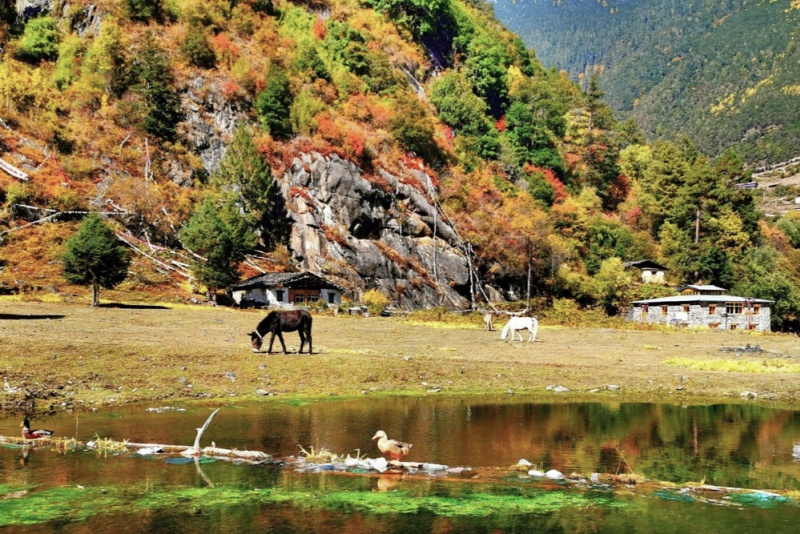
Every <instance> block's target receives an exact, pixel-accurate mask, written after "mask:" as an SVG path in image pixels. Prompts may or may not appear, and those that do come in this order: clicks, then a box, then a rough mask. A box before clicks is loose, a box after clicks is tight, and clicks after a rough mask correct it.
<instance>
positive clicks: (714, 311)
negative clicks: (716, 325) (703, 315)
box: [708, 304, 717, 315]
mask: <svg viewBox="0 0 800 534" xmlns="http://www.w3.org/2000/svg"><path fill="white" fill-rule="evenodd" d="M708 314H709V315H716V314H717V305H716V304H709V305H708Z"/></svg>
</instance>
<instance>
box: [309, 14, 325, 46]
mask: <svg viewBox="0 0 800 534" xmlns="http://www.w3.org/2000/svg"><path fill="white" fill-rule="evenodd" d="M312 31H313V32H314V37H316V39H317V41H321V40H323V39H324V38H325V34H326V33H327V28H326V27H325V19H323V18H322V16H321V15H317V20H315V21H314V27H313V28H312Z"/></svg>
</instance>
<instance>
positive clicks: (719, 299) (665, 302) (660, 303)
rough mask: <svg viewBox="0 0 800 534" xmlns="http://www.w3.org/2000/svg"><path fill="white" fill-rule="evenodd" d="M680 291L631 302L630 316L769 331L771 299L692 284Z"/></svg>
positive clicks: (644, 320) (658, 321) (677, 323)
mask: <svg viewBox="0 0 800 534" xmlns="http://www.w3.org/2000/svg"><path fill="white" fill-rule="evenodd" d="M678 293H679V294H678V295H676V296H673V297H661V298H655V299H647V300H637V301H634V302H631V309H630V310H629V311H628V320H630V321H637V322H641V323H651V324H667V325H672V326H688V327H707V328H711V329H719V330H739V329H741V330H757V331H759V332H769V331H770V318H771V310H770V306H771V305H772V304H774V301H772V300H764V299H754V298H747V297H738V296H734V295H728V294H727V291H726V290H725V289H724V288H721V287H717V286H712V285H689V286H685V287H683V288H681V289H679V290H678Z"/></svg>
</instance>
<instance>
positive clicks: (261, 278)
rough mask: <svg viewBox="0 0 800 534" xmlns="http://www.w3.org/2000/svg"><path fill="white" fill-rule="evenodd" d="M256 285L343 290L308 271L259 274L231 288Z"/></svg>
mask: <svg viewBox="0 0 800 534" xmlns="http://www.w3.org/2000/svg"><path fill="white" fill-rule="evenodd" d="M256 287H290V288H319V289H337V290H339V291H344V288H343V287H342V286H340V285H339V284H336V283H334V282H331V281H330V280H328V279H327V278H323V277H322V276H319V275H317V274H314V273H311V272H308V271H303V272H299V273H264V274H259V275H258V276H254V277H252V278H248V279H247V280H242V281H241V282H238V283H236V284H233V285H232V286H231V289H232V290H237V289H252V288H256Z"/></svg>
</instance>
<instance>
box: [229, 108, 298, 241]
mask: <svg viewBox="0 0 800 534" xmlns="http://www.w3.org/2000/svg"><path fill="white" fill-rule="evenodd" d="M214 181H215V183H216V185H217V186H218V187H219V188H220V189H221V190H222V191H223V192H224V194H225V196H227V197H228V200H229V201H230V202H231V203H232V204H233V205H234V206H235V207H236V209H237V210H238V211H240V212H241V213H243V214H244V215H243V216H244V217H245V219H246V221H247V224H248V225H249V227H250V228H251V229H252V230H253V231H255V232H256V233H258V234H259V235H260V237H261V241H262V243H263V245H264V246H265V247H267V248H271V247H272V246H274V245H276V244H277V243H279V242H281V241H282V240H283V238H284V237H285V235H286V234H287V233H288V229H289V223H288V218H287V217H286V214H285V211H284V209H283V207H284V206H283V202H282V200H283V198H282V197H281V196H280V194H279V193H278V192H277V190H276V186H275V181H274V179H273V178H272V172H271V171H270V168H269V165H267V162H266V160H265V159H264V157H263V156H262V155H261V154H260V153H259V152H258V148H257V147H256V145H255V143H254V142H253V137H252V133H251V132H250V129H249V128H248V127H247V126H246V125H244V124H241V125H240V126H239V127H238V128H237V129H236V131H235V132H234V134H233V140H232V141H231V143H230V145H228V149H227V151H226V152H225V157H224V158H223V160H222V161H221V162H220V165H219V169H218V170H217V172H216V173H215V174H214Z"/></svg>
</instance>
